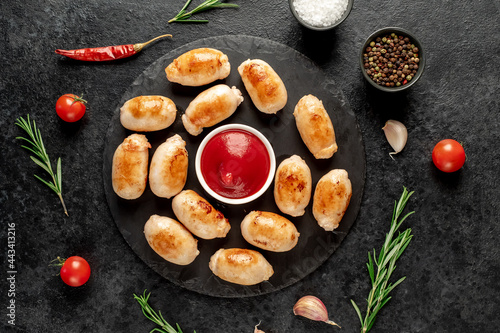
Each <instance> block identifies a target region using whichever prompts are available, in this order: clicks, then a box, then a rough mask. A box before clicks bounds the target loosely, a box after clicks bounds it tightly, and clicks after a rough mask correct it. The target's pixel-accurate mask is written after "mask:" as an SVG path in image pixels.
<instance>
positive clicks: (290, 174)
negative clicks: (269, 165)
mask: <svg viewBox="0 0 500 333" xmlns="http://www.w3.org/2000/svg"><path fill="white" fill-rule="evenodd" d="M311 193H312V177H311V170H310V169H309V167H308V166H307V164H306V162H305V161H304V160H303V159H302V158H300V157H299V156H297V155H293V156H291V157H289V158H287V159H285V160H283V162H281V163H280V165H279V166H278V168H277V169H276V177H275V178H274V201H276V205H277V206H278V208H279V210H280V211H281V212H282V213H285V214H288V215H291V216H302V215H304V213H305V208H306V207H307V205H308V204H309V201H310V200H311Z"/></svg>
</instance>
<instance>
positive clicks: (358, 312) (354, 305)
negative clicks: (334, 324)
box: [351, 299, 363, 325]
mask: <svg viewBox="0 0 500 333" xmlns="http://www.w3.org/2000/svg"><path fill="white" fill-rule="evenodd" d="M351 304H352V306H353V307H354V310H356V313H357V314H358V317H359V321H360V322H361V325H363V316H361V311H360V310H359V308H358V305H357V304H356V302H354V301H353V300H352V299H351Z"/></svg>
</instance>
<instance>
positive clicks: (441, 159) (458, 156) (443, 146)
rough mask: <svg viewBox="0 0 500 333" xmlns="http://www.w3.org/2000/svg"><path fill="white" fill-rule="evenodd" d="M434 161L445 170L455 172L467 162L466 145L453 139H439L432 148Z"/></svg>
mask: <svg viewBox="0 0 500 333" xmlns="http://www.w3.org/2000/svg"><path fill="white" fill-rule="evenodd" d="M432 161H433V162H434V165H435V166H436V167H437V168H438V169H439V170H441V171H443V172H455V171H457V170H458V169H460V168H461V167H462V166H463V165H464V163H465V151H464V147H462V145H461V144H460V143H458V142H457V141H455V140H452V139H445V140H442V141H439V142H438V143H437V144H436V146H434V149H433V150H432Z"/></svg>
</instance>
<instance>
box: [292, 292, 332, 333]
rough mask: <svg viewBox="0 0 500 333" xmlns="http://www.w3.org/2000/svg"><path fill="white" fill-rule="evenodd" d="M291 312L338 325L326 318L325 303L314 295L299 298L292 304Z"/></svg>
mask: <svg viewBox="0 0 500 333" xmlns="http://www.w3.org/2000/svg"><path fill="white" fill-rule="evenodd" d="M293 314H294V315H296V316H302V317H305V318H308V319H311V320H315V321H322V322H325V323H327V324H330V325H335V326H338V327H340V326H339V325H338V324H337V323H335V322H333V321H331V320H330V319H328V311H327V309H326V306H325V304H324V303H323V302H322V301H321V300H320V299H319V298H317V297H316V296H304V297H302V298H301V299H299V300H298V301H297V303H295V305H294V306H293Z"/></svg>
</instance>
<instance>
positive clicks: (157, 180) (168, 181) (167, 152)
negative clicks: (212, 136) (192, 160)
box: [149, 134, 188, 199]
mask: <svg viewBox="0 0 500 333" xmlns="http://www.w3.org/2000/svg"><path fill="white" fill-rule="evenodd" d="M185 147H186V142H185V141H184V140H183V139H182V138H181V136H180V135H179V134H175V135H174V136H172V137H170V138H168V139H167V141H165V142H164V143H162V144H161V145H160V146H158V148H156V151H155V152H154V154H153V158H152V159H151V166H150V168H149V187H150V188H151V191H152V192H153V193H154V194H155V195H157V196H159V197H162V198H167V199H170V198H171V197H173V196H174V195H176V194H177V193H179V192H180V191H182V189H183V188H184V185H185V184H186V180H187V173H188V152H187V150H186V148H185Z"/></svg>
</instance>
